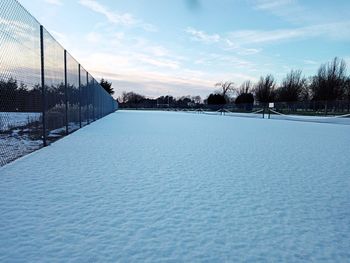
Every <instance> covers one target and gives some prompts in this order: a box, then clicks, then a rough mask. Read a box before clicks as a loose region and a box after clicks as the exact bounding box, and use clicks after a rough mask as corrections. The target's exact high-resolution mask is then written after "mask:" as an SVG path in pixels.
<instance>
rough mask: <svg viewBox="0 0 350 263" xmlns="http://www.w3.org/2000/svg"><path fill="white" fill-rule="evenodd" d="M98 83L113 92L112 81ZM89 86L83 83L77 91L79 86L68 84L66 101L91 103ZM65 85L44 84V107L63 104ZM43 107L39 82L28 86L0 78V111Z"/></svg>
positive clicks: (40, 108) (30, 110)
mask: <svg viewBox="0 0 350 263" xmlns="http://www.w3.org/2000/svg"><path fill="white" fill-rule="evenodd" d="M100 85H101V86H102V87H103V88H104V89H105V90H106V92H108V93H109V94H111V95H112V94H114V90H113V88H112V83H111V82H108V81H107V80H104V79H101V82H100ZM89 88H90V86H89V85H85V86H83V87H82V89H81V91H80V92H79V88H78V87H76V86H74V85H70V84H68V86H67V99H68V103H69V104H72V105H75V104H76V105H78V104H79V103H83V104H84V105H85V104H89V103H92V101H93V98H92V97H91V96H89V95H88V93H89V92H90V91H89ZM65 93H66V87H65V84H64V83H63V82H61V83H58V84H57V85H51V86H45V107H46V109H49V108H53V107H55V106H56V105H61V104H65V100H66V94H65ZM42 107H43V102H42V88H41V86H40V85H39V84H36V85H34V86H28V85H26V84H24V83H22V82H20V83H19V82H18V81H17V80H16V79H14V78H12V77H10V78H8V79H7V80H4V79H0V111H3V112H15V111H20V112H41V111H42Z"/></svg>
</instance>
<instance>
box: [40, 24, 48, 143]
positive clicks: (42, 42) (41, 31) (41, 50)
mask: <svg viewBox="0 0 350 263" xmlns="http://www.w3.org/2000/svg"><path fill="white" fill-rule="evenodd" d="M40 59H41V100H42V122H43V130H42V133H43V145H44V147H46V146H47V138H46V136H47V135H46V96H45V64H44V63H45V60H44V27H43V26H42V25H40Z"/></svg>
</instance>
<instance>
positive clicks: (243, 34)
mask: <svg viewBox="0 0 350 263" xmlns="http://www.w3.org/2000/svg"><path fill="white" fill-rule="evenodd" d="M315 37H325V38H327V39H333V40H339V39H343V40H344V39H345V40H349V39H350V21H346V22H339V23H328V24H319V25H313V26H306V27H299V28H292V29H277V30H266V31H264V30H243V31H234V32H231V33H229V36H228V38H229V39H230V40H231V41H233V42H236V43H239V44H240V45H245V44H257V43H259V44H262V43H274V42H280V41H289V40H298V39H310V38H315Z"/></svg>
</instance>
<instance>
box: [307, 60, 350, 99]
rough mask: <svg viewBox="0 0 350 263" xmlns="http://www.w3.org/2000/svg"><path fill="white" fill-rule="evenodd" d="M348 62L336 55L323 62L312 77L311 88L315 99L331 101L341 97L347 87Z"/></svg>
mask: <svg viewBox="0 0 350 263" xmlns="http://www.w3.org/2000/svg"><path fill="white" fill-rule="evenodd" d="M346 81H347V76H346V63H345V61H344V60H343V59H339V58H337V57H335V58H334V59H333V61H332V62H329V63H326V64H323V65H321V66H320V68H319V69H318V72H317V75H316V76H314V77H313V78H312V82H311V89H312V93H313V98H314V100H323V101H331V100H336V99H341V98H342V97H343V95H344V92H345V89H346Z"/></svg>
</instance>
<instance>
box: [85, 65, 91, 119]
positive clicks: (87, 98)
mask: <svg viewBox="0 0 350 263" xmlns="http://www.w3.org/2000/svg"><path fill="white" fill-rule="evenodd" d="M86 87H87V90H86V91H87V92H86V101H87V123H88V124H90V99H89V95H90V85H89V73H88V72H87V71H86Z"/></svg>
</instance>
